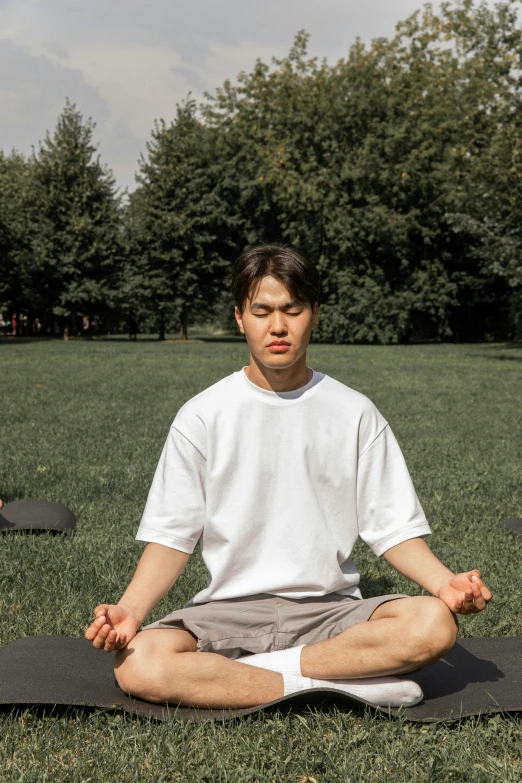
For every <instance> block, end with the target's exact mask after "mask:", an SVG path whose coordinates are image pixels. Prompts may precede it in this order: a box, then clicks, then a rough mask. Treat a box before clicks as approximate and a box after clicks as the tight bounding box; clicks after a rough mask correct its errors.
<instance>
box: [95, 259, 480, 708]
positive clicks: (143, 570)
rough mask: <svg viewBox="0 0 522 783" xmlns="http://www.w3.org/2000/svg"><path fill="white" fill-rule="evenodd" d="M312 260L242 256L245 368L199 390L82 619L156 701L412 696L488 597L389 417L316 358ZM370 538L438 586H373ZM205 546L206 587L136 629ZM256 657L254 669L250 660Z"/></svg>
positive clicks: (239, 290) (383, 700) (390, 699)
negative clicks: (125, 565)
mask: <svg viewBox="0 0 522 783" xmlns="http://www.w3.org/2000/svg"><path fill="white" fill-rule="evenodd" d="M318 291H319V280H318V274H317V271H316V269H315V267H314V266H313V265H312V264H311V263H310V261H308V259H306V258H305V257H304V256H302V255H301V254H300V253H298V252H297V251H296V250H294V249H293V248H290V247H284V246H282V245H265V246H260V247H256V248H254V249H253V250H251V251H249V252H247V253H245V254H244V255H243V256H242V257H241V258H240V259H239V261H238V262H237V264H236V267H235V271H234V278H233V293H234V297H235V301H236V310H235V315H236V320H237V323H238V325H239V328H240V330H241V332H242V333H243V334H244V335H245V336H246V339H247V343H248V347H249V349H250V363H249V365H248V367H246V368H244V369H242V370H240V371H239V372H236V373H233V374H232V375H231V376H229V377H227V378H224V379H223V380H222V381H220V382H219V383H217V384H215V385H213V386H211V387H210V388H209V389H206V390H205V391H203V392H202V393H201V394H198V395H197V396H196V397H194V398H193V399H192V400H189V402H187V403H186V404H185V405H184V406H183V407H182V408H181V410H180V411H179V412H178V414H177V416H176V418H175V420H174V423H173V425H172V427H171V430H170V433H169V436H168V438H167V442H166V444H165V447H164V450H163V453H162V455H161V458H160V462H159V464H158V468H157V471H156V474H155V476H154V480H153V483H152V487H151V490H150V493H149V498H148V500H147V505H146V508H145V512H144V514H143V518H142V521H141V524H140V528H139V531H138V535H137V538H138V539H139V540H142V541H146V542H148V544H147V547H146V548H145V551H144V552H143V555H142V557H141V559H140V561H139V563H138V567H137V569H136V573H135V575H134V577H133V579H132V581H131V582H130V584H129V586H128V588H127V590H126V591H125V593H124V594H123V596H122V598H121V600H120V601H119V603H118V604H117V605H107V604H102V605H100V606H98V607H96V609H95V610H94V612H95V617H96V619H95V620H94V622H93V623H92V624H91V625H90V627H89V628H88V629H87V631H86V634H85V635H86V637H87V639H90V640H92V641H93V644H94V646H95V647H96V648H98V649H103V650H106V651H107V652H112V651H113V650H116V651H117V652H116V655H115V674H116V678H117V680H118V682H119V684H120V686H121V688H123V690H125V691H126V692H129V693H132V694H134V695H136V696H138V697H141V698H144V699H148V700H150V701H155V702H170V703H173V704H185V705H195V706H205V707H206V706H210V707H225V706H226V707H248V706H253V705H259V704H263V703H266V702H269V701H272V700H273V699H277V698H279V697H281V696H283V695H284V694H288V693H294V692H296V691H298V690H302V689H305V688H314V687H321V686H323V687H324V686H325V685H326V686H330V687H332V685H333V686H334V687H339V688H341V689H344V690H345V691H347V692H348V693H352V694H354V695H356V696H359V697H361V698H363V699H365V700H366V701H368V702H370V703H374V704H382V705H387V704H389V705H390V706H397V705H400V704H415V703H417V702H418V701H419V700H420V699H421V698H422V692H421V691H420V688H419V687H418V686H417V685H416V684H415V683H414V682H412V681H409V680H408V679H407V678H401V677H396V676H395V675H403V674H405V673H407V672H410V671H413V670H414V669H418V668H419V667H421V666H424V665H426V664H428V663H432V662H433V661H435V660H437V659H438V658H439V657H441V656H442V655H444V654H446V653H447V652H449V650H451V648H452V647H453V645H454V643H455V639H456V635H457V625H456V619H455V615H456V614H468V613H471V612H479V611H481V610H482V609H484V607H485V606H486V604H487V602H488V601H489V600H490V599H491V593H490V591H489V590H488V588H487V587H486V586H485V584H484V583H483V582H482V579H481V574H480V571H478V570H473V571H470V572H468V573H462V574H458V575H454V574H453V573H452V572H451V571H449V570H448V569H447V568H446V567H445V566H444V565H443V564H442V563H441V562H440V561H439V560H438V559H437V558H436V557H435V555H433V554H432V552H431V550H430V549H429V547H428V546H427V544H426V543H425V541H424V539H423V538H422V537H423V536H425V535H427V534H429V533H430V529H429V526H428V523H427V522H426V519H425V517H424V514H423V511H422V508H421V506H420V504H419V501H418V500H417V497H416V495H415V491H414V489H413V486H412V483H411V479H410V477H409V474H408V471H407V468H406V465H405V463H404V459H403V457H402V454H401V452H400V449H399V447H398V445H397V442H396V440H395V438H394V436H393V434H392V433H391V431H390V428H389V426H388V424H387V422H386V421H385V419H384V418H383V417H382V416H381V414H380V413H379V412H378V411H377V409H376V408H375V406H374V405H373V404H372V403H371V402H370V401H369V400H368V399H367V398H366V397H364V396H363V395H361V394H359V393H358V392H356V391H354V390H352V389H349V388H348V387H346V386H344V385H343V384H341V383H339V382H337V381H335V380H333V379H332V378H330V377H328V376H325V375H323V374H321V373H319V372H314V371H313V370H311V369H309V368H308V367H307V364H306V350H307V347H308V344H309V341H310V336H311V332H312V329H313V328H314V326H315V325H316V323H317V318H318V305H317V300H318ZM358 535H360V536H361V538H362V539H363V540H364V541H366V543H368V544H369V545H370V546H371V547H372V549H373V551H374V552H375V553H376V554H377V555H382V556H384V558H385V559H386V560H387V561H388V562H389V563H390V564H391V565H392V566H393V567H394V568H396V569H397V570H398V571H399V572H400V573H401V574H404V575H405V576H406V577H408V578H409V579H411V580H412V581H414V582H416V583H417V584H418V585H420V586H421V587H422V588H424V589H425V590H427V591H428V592H429V593H431V597H429V596H424V597H419V596H418V597H407V596H400V595H388V596H380V597H374V598H368V599H363V598H362V597H361V594H360V592H359V588H358V583H359V574H358V573H357V568H356V566H355V564H354V563H353V562H352V560H351V559H350V553H351V550H352V548H353V545H354V543H355V541H356V539H357V536H358ZM198 541H199V542H200V545H201V553H202V556H203V560H204V561H205V564H206V566H207V569H208V572H209V580H208V584H207V587H206V588H205V589H204V590H202V591H201V592H200V593H198V594H197V595H196V596H195V597H194V598H193V599H192V600H191V601H190V602H189V604H188V605H187V607H185V608H184V609H181V610H177V611H174V612H172V613H170V614H169V615H167V616H166V617H164V618H163V619H162V620H160V621H158V622H155V623H152V624H150V625H148V626H146V627H145V629H143V630H142V631H141V632H139V633H137V631H138V628H139V626H140V625H141V624H142V622H143V620H144V619H145V618H146V616H147V615H148V614H149V612H150V611H151V609H152V608H153V607H154V606H155V605H156V604H157V602H158V601H159V600H160V599H161V598H162V597H163V596H164V595H165V594H166V593H167V591H168V590H169V589H170V588H171V587H172V585H173V584H174V583H175V581H176V579H177V578H178V576H179V574H180V573H181V571H182V570H183V568H184V567H185V565H186V563H187V561H188V559H189V556H190V554H191V552H192V551H193V549H194V547H195V546H196V543H197V542H198ZM244 664H250V665H244Z"/></svg>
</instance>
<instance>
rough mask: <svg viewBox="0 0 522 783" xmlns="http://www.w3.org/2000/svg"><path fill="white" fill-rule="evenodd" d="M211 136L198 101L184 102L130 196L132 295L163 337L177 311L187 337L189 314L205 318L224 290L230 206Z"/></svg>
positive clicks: (156, 134) (158, 130)
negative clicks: (220, 186)
mask: <svg viewBox="0 0 522 783" xmlns="http://www.w3.org/2000/svg"><path fill="white" fill-rule="evenodd" d="M213 141H214V134H213V133H212V132H211V130H210V129H208V128H206V127H205V126H204V125H202V124H201V123H200V122H199V121H198V119H197V118H196V112H195V106H194V103H193V102H187V103H186V104H185V105H183V106H179V107H178V110H177V114H176V118H175V120H174V122H173V123H172V124H171V125H166V123H164V122H159V123H157V124H156V126H155V128H154V131H153V133H152V140H151V141H150V142H149V143H148V145H147V153H148V154H147V157H146V158H142V159H141V162H140V173H139V175H138V177H137V180H138V188H137V189H136V191H135V192H134V193H133V194H132V195H131V198H130V206H129V209H128V211H127V227H128V241H129V263H128V267H127V275H126V283H127V296H128V298H129V300H130V303H132V304H134V305H135V304H136V303H138V304H141V306H142V307H143V308H151V309H152V310H153V311H154V312H155V313H157V314H158V316H159V318H158V320H159V323H160V336H161V337H164V333H165V321H166V319H167V317H168V316H169V315H172V314H173V313H174V314H175V317H176V319H177V320H178V322H179V325H180V328H181V336H182V337H183V338H185V339H186V337H187V323H188V318H189V314H190V316H191V317H192V318H193V319H194V318H197V317H198V316H201V315H204V314H205V309H206V306H207V305H208V303H209V302H212V300H213V299H215V298H216V294H217V293H219V291H220V290H221V289H222V278H223V271H224V269H225V268H226V265H227V264H226V261H225V260H224V257H226V254H227V251H229V242H228V241H227V239H226V237H227V230H226V229H227V214H226V209H227V206H226V204H225V203H224V202H223V201H221V200H220V198H219V196H218V195H217V194H216V183H217V178H218V176H219V172H218V171H217V170H216V166H215V161H214V145H213Z"/></svg>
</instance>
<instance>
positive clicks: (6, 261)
mask: <svg viewBox="0 0 522 783" xmlns="http://www.w3.org/2000/svg"><path fill="white" fill-rule="evenodd" d="M30 193H31V163H30V161H28V160H26V159H25V158H24V157H23V156H22V155H20V154H19V153H17V152H16V151H13V152H12V153H11V154H10V155H4V154H3V153H2V152H1V151H0V306H1V307H5V308H7V309H8V311H9V313H10V314H11V313H13V312H18V313H19V312H21V311H25V310H28V309H30V307H31V302H32V300H33V296H34V294H35V289H36V281H35V279H34V269H33V257H32V239H33V237H34V233H35V229H34V221H33V220H32V217H33V216H32V214H31V210H30V206H29V205H30Z"/></svg>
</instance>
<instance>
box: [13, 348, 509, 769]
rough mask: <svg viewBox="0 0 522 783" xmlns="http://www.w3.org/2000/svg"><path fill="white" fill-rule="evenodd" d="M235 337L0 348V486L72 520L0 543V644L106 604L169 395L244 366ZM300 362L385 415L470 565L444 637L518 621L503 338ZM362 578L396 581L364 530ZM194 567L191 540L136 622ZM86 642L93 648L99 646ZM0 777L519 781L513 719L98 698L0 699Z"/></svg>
mask: <svg viewBox="0 0 522 783" xmlns="http://www.w3.org/2000/svg"><path fill="white" fill-rule="evenodd" d="M246 359H247V353H246V348H245V345H244V344H243V343H241V342H207V343H188V344H180V343H175V342H165V343H163V344H162V343H158V342H152V341H151V342H149V341H145V340H142V341H138V342H137V343H134V344H132V343H127V342H125V341H123V340H107V341H104V340H97V341H89V342H81V341H70V342H68V343H67V342H50V341H33V342H31V341H28V342H15V341H14V340H11V341H9V340H6V341H3V342H2V343H0V377H1V378H2V402H1V407H0V411H1V414H0V419H1V422H0V424H1V427H0V456H1V459H0V463H1V465H0V496H1V497H3V499H4V500H5V501H10V500H14V499H17V498H22V497H34V498H40V499H43V500H54V501H58V502H61V503H64V504H65V505H67V506H70V507H71V508H72V509H73V511H74V512H75V513H76V515H77V517H78V526H77V530H76V532H75V534H74V535H72V536H68V537H60V536H51V535H48V534H46V535H32V536H31V535H29V536H28V535H24V534H19V533H16V534H5V535H2V536H1V538H0V617H1V623H0V646H3V645H5V644H8V643H9V642H11V641H13V640H14V639H16V638H18V637H21V636H27V635H34V634H66V635H70V636H82V634H83V631H84V629H85V627H86V625H87V624H88V622H89V621H90V618H91V615H92V609H93V607H94V606H95V605H96V604H97V603H100V602H102V601H108V602H116V601H117V600H118V598H119V596H120V594H121V592H122V590H123V588H124V587H125V586H126V584H127V582H128V580H129V579H130V577H131V575H132V573H133V570H134V567H135V564H136V561H137V559H138V557H139V555H140V553H141V551H142V548H143V544H140V543H138V542H136V541H135V540H134V535H135V532H136V529H137V526H138V523H139V519H140V516H141V513H142V510H143V506H144V503H145V499H146V496H147V492H148V488H149V485H150V481H151V478H152V475H153V472H154V469H155V466H156V462H157V460H158V457H159V454H160V451H161V448H162V445H163V441H164V439H165V437H166V434H167V431H168V427H169V425H170V423H171V421H172V419H173V418H174V416H175V414H176V411H177V410H178V408H179V407H180V406H181V405H182V403H183V402H184V401H185V400H186V399H188V398H189V397H192V396H193V395H194V394H196V393H197V392H199V391H200V390H202V389H204V388H205V387H207V386H209V385H210V384H212V383H214V382H215V381H217V380H218V379H220V378H222V377H223V376H224V375H226V374H228V373H230V372H232V371H234V370H235V369H237V368H239V367H240V366H241V365H242V364H244V363H246ZM309 363H310V365H311V366H312V367H314V368H316V369H318V370H322V371H324V372H326V373H329V374H330V375H332V376H333V377H335V378H337V379H338V380H340V381H342V382H343V383H346V384H348V385H349V386H352V387H354V388H355V389H358V390H359V391H361V392H363V393H365V394H367V395H368V396H369V397H371V399H373V400H374V402H375V403H376V404H377V406H378V407H379V408H380V410H381V412H382V413H383V414H384V416H385V417H386V418H387V419H388V421H389V422H390V424H391V426H392V428H393V430H394V432H395V434H396V435H397V437H398V440H399V443H400V444H401V446H402V449H403V451H404V453H405V456H406V460H407V463H408V465H409V467H410V471H411V474H412V476H413V480H414V483H415V486H416V489H417V492H418V495H419V497H420V500H421V503H422V504H423V506H424V509H425V511H426V514H427V516H428V519H429V521H430V523H431V525H432V528H433V533H434V534H433V536H432V537H431V541H430V544H431V546H432V548H433V549H434V551H435V552H436V553H437V555H438V556H439V557H441V558H442V559H443V560H444V562H445V563H446V564H447V565H448V566H449V567H450V568H452V569H457V570H459V571H463V570H466V569H469V568H472V567H479V568H481V569H482V570H483V573H484V577H485V579H486V581H487V582H488V584H489V585H490V587H491V588H492V590H493V592H494V600H493V602H492V603H491V604H490V606H489V607H488V609H487V611H486V612H484V613H482V614H481V615H478V616H476V617H469V618H464V619H462V621H461V635H462V636H512V635H520V634H522V580H521V571H520V566H521V564H522V537H517V536H516V535H514V534H512V533H510V532H509V531H507V530H506V529H505V528H504V527H502V526H501V525H500V524H499V523H500V522H501V521H502V520H503V519H508V518H512V517H521V516H522V482H521V475H520V468H521V457H522V417H521V415H520V400H521V398H522V395H521V381H522V346H519V347H514V346H504V345H474V346H469V345H460V346H453V345H446V346H443V345H429V346H411V347H359V346H320V345H312V346H311V348H310V352H309ZM355 560H356V562H357V564H358V565H359V568H360V569H361V570H362V571H363V573H364V580H363V585H362V587H363V592H364V594H365V595H367V596H369V595H375V594H379V593H382V592H409V593H415V592H416V588H415V587H414V586H413V585H411V584H407V583H406V581H405V580H404V579H403V578H401V577H400V576H398V575H397V574H395V573H394V572H393V571H392V569H391V568H390V567H389V566H388V565H387V564H386V563H385V561H384V560H382V559H377V558H375V556H374V555H373V554H372V553H371V552H370V550H369V549H368V548H367V547H365V546H364V545H362V546H358V547H357V549H356V552H355ZM204 582H205V571H204V568H203V567H202V563H201V560H200V559H199V557H198V555H197V553H196V554H195V555H194V556H193V558H192V559H191V561H190V563H189V566H188V567H187V569H186V571H185V572H184V573H183V574H182V576H181V578H180V579H179V581H178V583H177V584H176V585H175V587H174V588H173V590H172V591H171V593H170V594H169V595H168V596H167V597H166V598H165V599H164V600H163V601H162V602H161V603H160V604H159V605H158V606H157V607H156V609H155V610H154V612H153V613H152V614H151V618H152V619H155V618H157V617H159V616H161V615H162V614H165V613H166V611H167V610H169V609H170V608H175V607H178V606H182V605H183V604H184V603H185V602H186V600H187V599H188V598H189V597H190V596H191V595H193V594H194V593H195V592H196V591H197V590H199V589H200V588H201V587H202V585H203V584H204ZM102 654H103V653H100V655H102ZM0 770H1V773H0V778H1V780H2V782H3V783H11V781H24V783H29V782H30V781H35V783H36V781H38V783H40V781H43V780H46V781H52V783H58V782H59V781H60V782H61V781H64V782H65V781H67V782H69V781H85V782H87V781H106V780H113V781H116V783H127V781H129V782H130V781H155V782H156V783H160V781H165V782H166V781H182V782H183V783H185V781H190V782H192V781H208V783H220V782H221V781H223V782H224V781H227V782H230V783H232V782H236V781H237V783H245V782H247V781H252V782H254V781H255V782H256V783H257V782H259V783H261V782H263V783H265V781H266V783H269V782H271V781H275V783H279V781H291V782H292V783H294V782H295V783H314V781H315V783H323V782H324V783H334V782H335V781H364V782H365V783H368V782H369V781H387V783H388V782H389V781H393V783H399V782H400V781H408V782H409V781H418V782H419V783H420V782H421V781H428V780H429V781H484V782H486V781H487V782H488V783H490V781H492V780H495V781H496V780H498V781H520V780H521V779H522V719H520V718H518V717H510V716H506V717H502V716H500V715H499V716H495V717H493V718H483V719H467V720H462V721H461V722H459V723H454V724H451V725H448V724H442V723H440V724H436V725H413V724H411V725H410V724H407V723H404V722H402V721H400V720H391V721H390V720H387V719H386V718H384V717H380V716H374V715H373V714H372V713H371V712H369V711H368V712H366V713H364V712H362V711H360V710H355V711H353V712H352V711H349V710H346V711H339V710H336V711H335V710H334V711H331V712H328V711H309V712H306V713H302V714H292V713H290V714H278V713H276V714H273V715H264V714H262V713H261V714H259V715H256V716H254V717H249V718H246V719H243V720H239V721H234V722H231V723H227V724H215V723H210V722H209V723H202V724H188V725H184V724H182V723H180V722H178V721H176V719H172V721H170V722H168V723H165V724H156V723H153V722H150V721H148V720H146V719H143V718H133V717H129V716H127V715H123V714H118V713H116V712H114V713H112V712H107V713H102V712H96V711H88V710H66V711H55V712H53V711H52V710H47V711H46V710H29V711H27V710H26V711H23V712H14V713H9V712H8V711H3V712H0Z"/></svg>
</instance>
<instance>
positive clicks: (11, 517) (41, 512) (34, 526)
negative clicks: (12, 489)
mask: <svg viewBox="0 0 522 783" xmlns="http://www.w3.org/2000/svg"><path fill="white" fill-rule="evenodd" d="M75 525H76V517H75V516H74V514H73V512H72V511H70V509H68V508H66V507H65V506H62V505H61V504H60V503H50V502H48V501H47V500H30V499H26V500H13V502H12V503H7V505H5V506H3V507H2V508H0V531H4V532H5V531H9V530H52V531H55V532H57V533H67V532H69V531H70V530H72V529H73V528H74V526H75Z"/></svg>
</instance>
